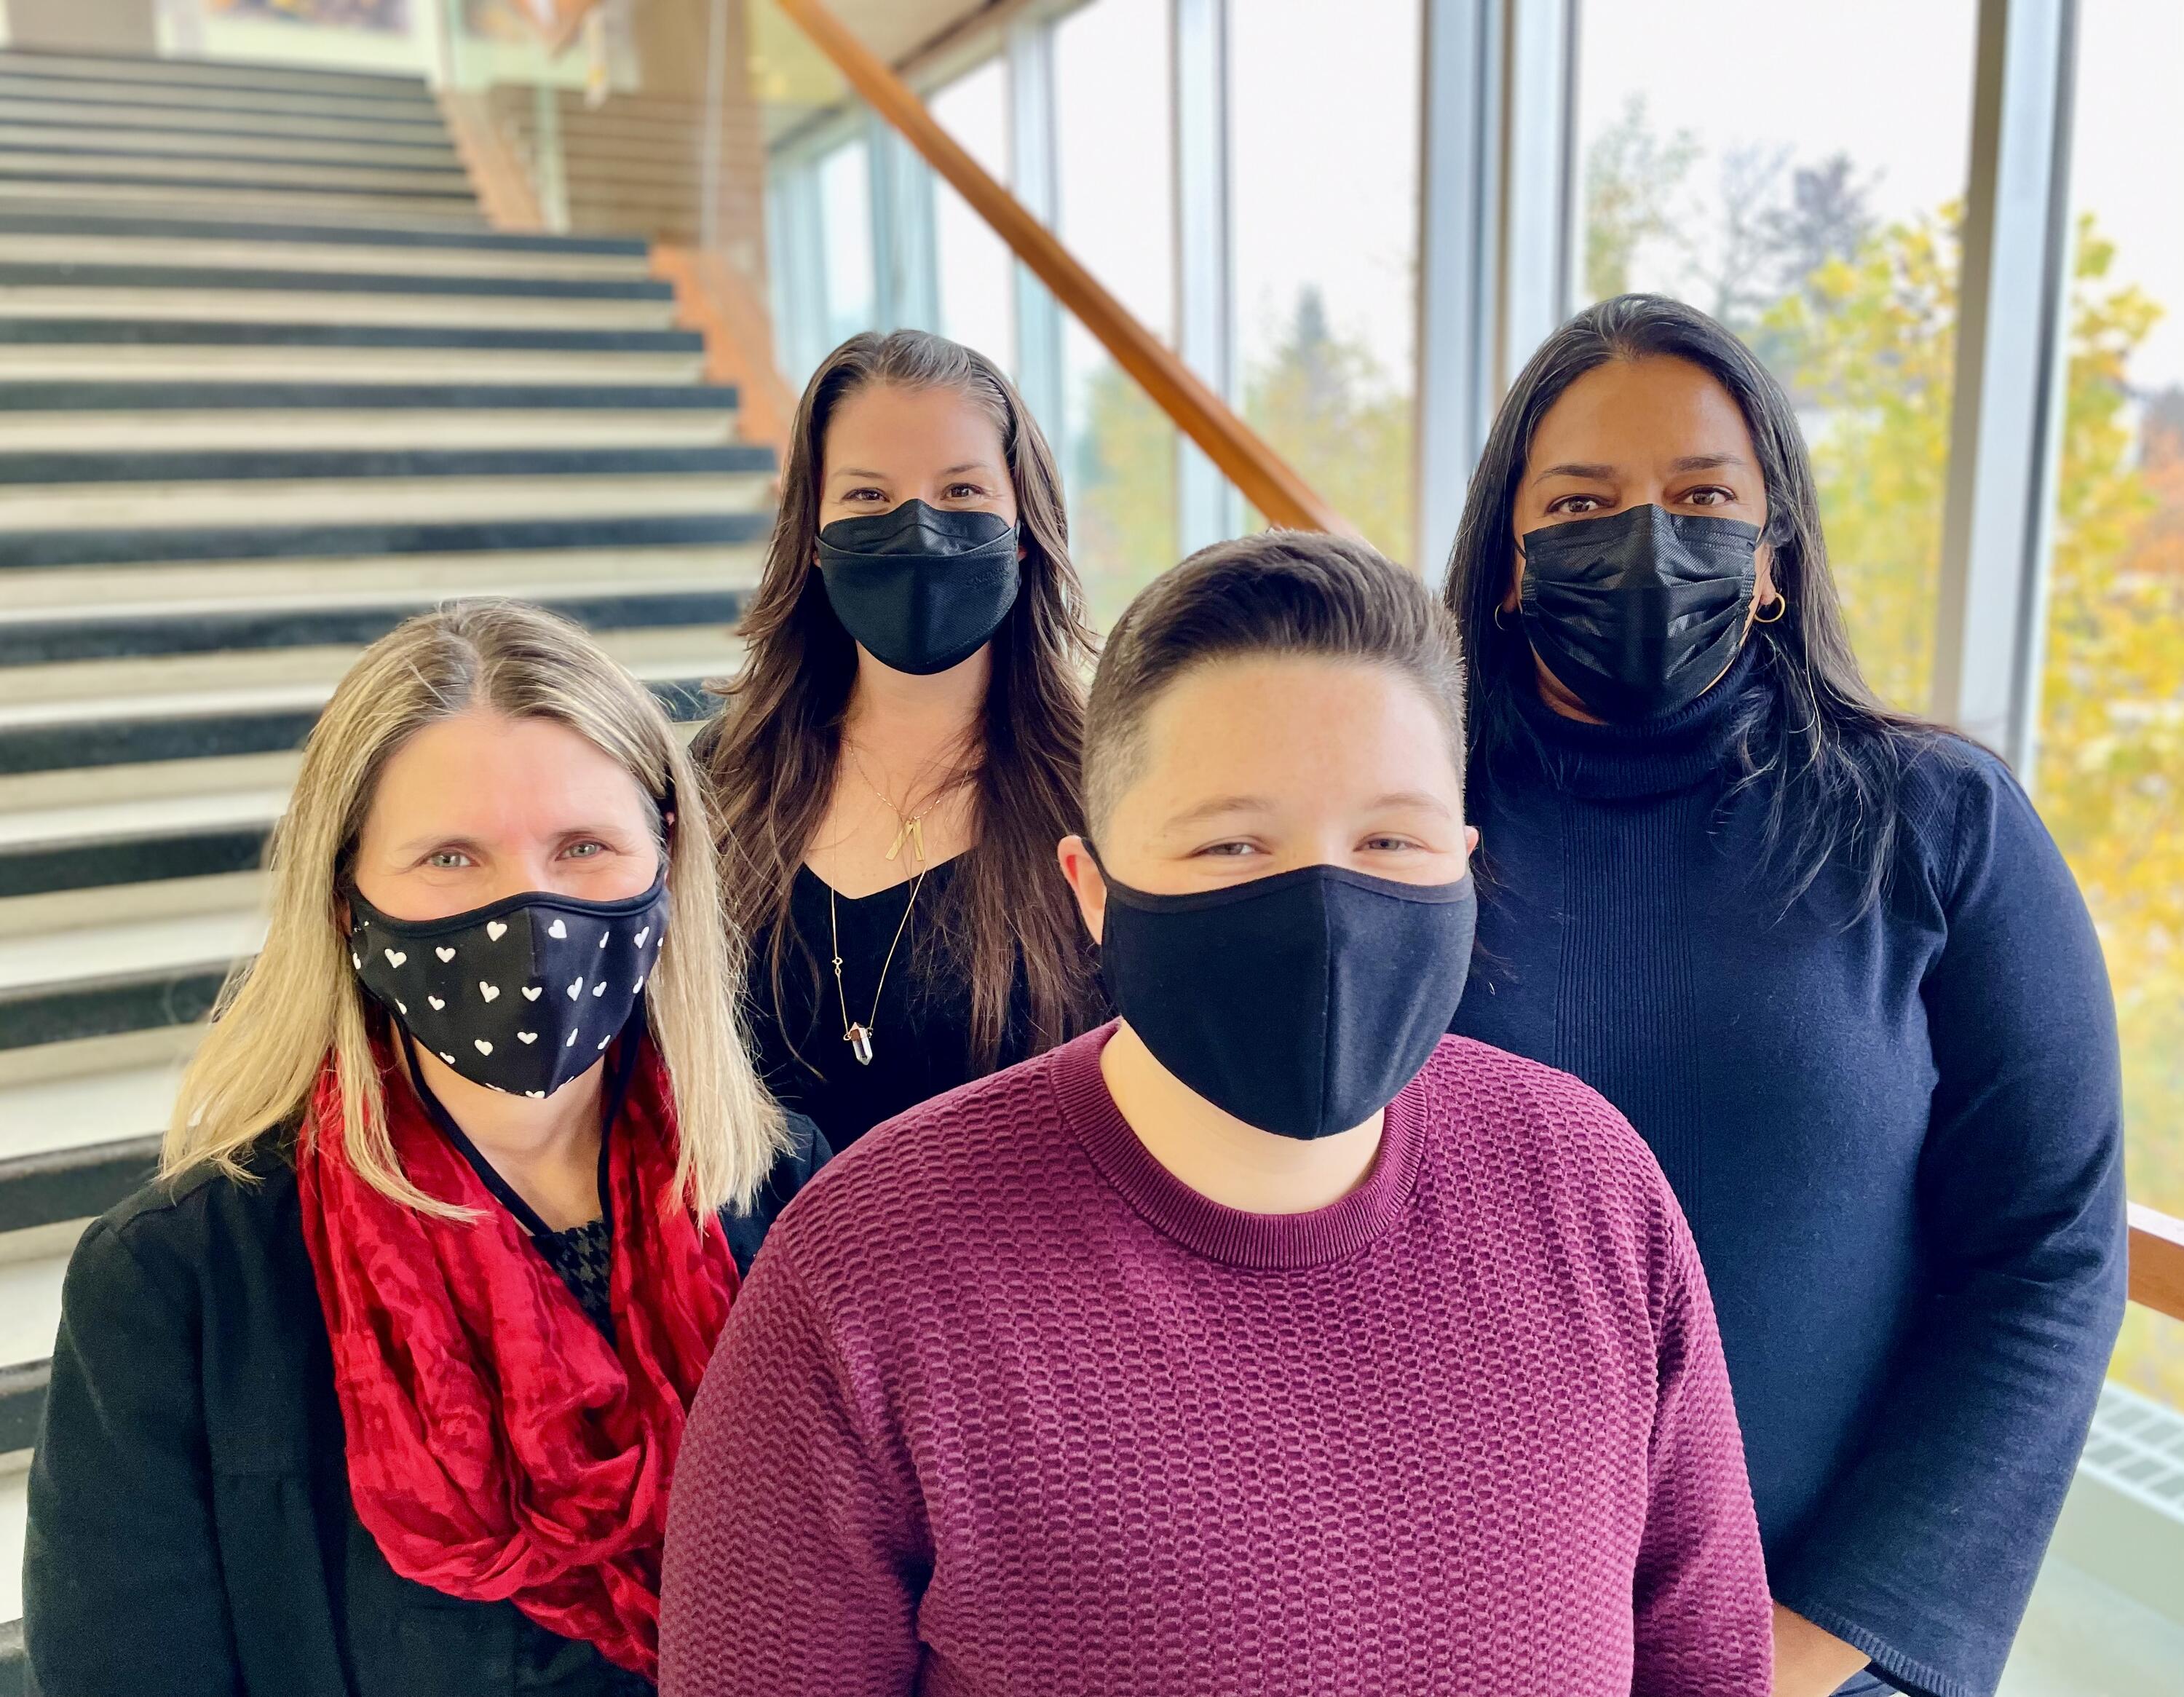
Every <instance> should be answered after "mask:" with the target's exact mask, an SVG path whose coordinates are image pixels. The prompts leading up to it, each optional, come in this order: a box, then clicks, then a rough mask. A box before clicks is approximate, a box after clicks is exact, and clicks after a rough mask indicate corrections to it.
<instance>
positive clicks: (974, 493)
mask: <svg viewBox="0 0 2184 1697" xmlns="http://www.w3.org/2000/svg"><path fill="white" fill-rule="evenodd" d="M985 494H986V491H985V489H984V488H983V487H982V486H981V485H979V484H977V483H950V485H949V486H948V492H947V495H946V497H945V498H946V499H948V500H950V501H978V500H983V499H984V498H985Z"/></svg>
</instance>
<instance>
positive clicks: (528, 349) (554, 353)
mask: <svg viewBox="0 0 2184 1697" xmlns="http://www.w3.org/2000/svg"><path fill="white" fill-rule="evenodd" d="M704 358H705V339H704V337H701V336H699V334H698V333H697V332H695V331H682V330H568V329H554V328H551V327H547V326H533V327H530V328H515V327H510V326H504V325H399V324H396V325H361V324H337V323H326V324H310V323H296V324H287V323H279V322H267V321H264V320H260V321H259V322H256V323H250V322H244V321H235V322H221V321H219V320H211V321H203V320H187V319H163V318H142V319H121V318H4V317H0V381H15V382H33V381H37V382H49V383H53V382H154V381H155V382H162V383H178V382H199V383H203V382H226V381H250V380H252V379H253V378H256V379H259V380H260V381H276V380H277V381H284V382H292V383H296V382H300V383H311V382H337V383H340V382H374V383H385V382H395V383H454V384H456V385H458V386H461V385H466V384H476V383H486V384H494V383H504V382H510V381H532V382H534V383H538V382H547V383H552V382H560V383H593V382H621V383H624V384H646V383H653V384H667V383H688V382H694V381H697V380H698V379H699V376H701V375H702V367H703V363H704Z"/></svg>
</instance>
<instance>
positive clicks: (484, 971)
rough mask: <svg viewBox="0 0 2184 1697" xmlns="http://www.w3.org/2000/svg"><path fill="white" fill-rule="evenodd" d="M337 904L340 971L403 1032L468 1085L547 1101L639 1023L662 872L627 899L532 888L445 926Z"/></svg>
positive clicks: (352, 898)
mask: <svg viewBox="0 0 2184 1697" xmlns="http://www.w3.org/2000/svg"><path fill="white" fill-rule="evenodd" d="M348 904H349V932H348V949H349V963H350V965H353V966H354V967H355V969H356V975H357V976H358V978H359V979H360V980H361V981H362V982H363V984H364V988H365V989H367V990H369V991H370V993H372V995H373V996H374V997H375V998H376V999H378V1001H379V1002H380V1003H381V1004H382V1005H383V1006H384V1007H385V1008H386V1010H387V1012H388V1013H389V1014H390V1015H393V1017H394V1019H395V1020H396V1021H398V1023H399V1024H400V1025H401V1027H402V1028H403V1029H404V1031H406V1032H409V1035H410V1036H411V1037H412V1038H414V1039H415V1041H416V1042H417V1043H421V1045H423V1046H424V1047H425V1048H426V1049H430V1050H432V1053H433V1054H437V1055H438V1056H439V1057H440V1059H441V1060H444V1061H445V1062H447V1064H448V1065H449V1066H451V1067H453V1068H454V1070H455V1071H457V1072H459V1073H460V1074H461V1075H462V1076H463V1077H465V1078H467V1079H469V1080H470V1081H471V1082H472V1083H473V1084H482V1085H484V1086H486V1087H487V1088H488V1089H493V1090H499V1091H503V1092H505V1093H507V1094H509V1095H511V1096H534V1097H537V1096H550V1095H552V1094H553V1093H554V1092H555V1091H556V1090H559V1089H560V1088H561V1087H562V1086H563V1085H564V1084H566V1083H567V1082H569V1081H570V1080H571V1079H572V1078H575V1077H579V1076H580V1075H581V1074H582V1073H584V1072H586V1071H589V1070H590V1068H591V1067H592V1066H593V1065H595V1064H596V1063H597V1062H598V1060H599V1056H600V1055H601V1054H603V1053H604V1051H605V1049H606V1047H607V1045H608V1044H609V1043H612V1042H613V1041H614V1039H615V1038H616V1037H617V1036H618V1035H620V1034H621V1031H622V1030H623V1028H624V1027H627V1025H629V1024H630V1022H631V1021H632V1020H633V1019H634V1020H642V1019H643V1008H644V1003H643V995H644V985H645V981H646V980H647V979H648V978H649V977H650V976H651V975H652V968H653V965H654V963H655V962H656V961H657V960H659V958H660V934H661V932H663V931H664V930H665V929H666V922H667V875H666V871H665V870H663V871H661V873H660V876H659V877H658V878H656V879H655V880H654V881H653V885H652V887H651V888H650V889H649V890H647V891H646V892H645V893H643V895H641V896H632V897H630V898H629V899H627V900H626V901H619V902H588V901H579V900H578V899H576V898H575V897H573V896H557V895H550V894H548V893H545V892H543V891H531V892H527V893H522V894H518V895H513V896H510V897H508V898H506V899H504V900H501V901H497V902H494V903H493V904H490V905H488V906H486V907H482V908H473V909H471V911H470V912H468V913H459V914H454V915H451V916H449V917H448V918H447V919H435V920H405V919H392V918H389V917H388V916H387V915H385V914H383V913H382V912H381V911H380V910H378V909H377V908H375V907H374V906H372V905H371V904H370V902H367V901H366V900H365V899H364V898H363V897H362V896H359V895H358V894H357V893H356V892H355V891H354V890H353V889H352V890H351V891H350V892H349V893H348Z"/></svg>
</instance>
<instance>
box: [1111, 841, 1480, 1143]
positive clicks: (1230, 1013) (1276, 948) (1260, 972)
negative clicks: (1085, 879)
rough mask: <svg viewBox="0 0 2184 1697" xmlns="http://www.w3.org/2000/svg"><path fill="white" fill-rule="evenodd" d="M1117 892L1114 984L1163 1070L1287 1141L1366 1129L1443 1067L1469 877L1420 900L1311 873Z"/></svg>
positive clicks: (1358, 878)
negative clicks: (1181, 891)
mask: <svg viewBox="0 0 2184 1697" xmlns="http://www.w3.org/2000/svg"><path fill="white" fill-rule="evenodd" d="M1106 882H1107V913H1106V921H1105V924H1104V925H1103V926H1102V932H1103V935H1102V936H1101V938H1100V972H1101V975H1102V976H1104V977H1105V978H1106V982H1107V993H1108V994H1109V995H1110V996H1112V998H1113V999H1114V1004H1115V1010H1116V1011H1117V1013H1119V1014H1120V1015H1122V1016H1123V1018H1124V1019H1126V1020H1128V1021H1129V1023H1130V1029H1131V1030H1132V1031H1134V1032H1136V1033H1137V1034H1138V1036H1139V1038H1142V1039H1143V1040H1144V1043H1145V1047H1146V1048H1147V1049H1151V1051H1152V1053H1153V1056H1154V1058H1155V1059H1156V1060H1158V1061H1159V1062H1160V1064H1161V1065H1163V1066H1165V1067H1166V1068H1167V1070H1168V1071H1170V1072H1173V1074H1174V1075H1175V1076H1176V1077H1178V1078H1179V1079H1181V1080H1182V1081H1183V1082H1184V1083H1185V1084H1187V1085H1189V1086H1190V1088H1192V1089H1193V1090H1195V1091H1196V1092H1197V1093H1199V1094H1200V1095H1201V1096H1203V1097H1204V1098H1205V1099H1206V1100H1207V1101H1209V1102H1211V1103H1212V1104H1213V1105H1214V1106H1215V1107H1217V1108H1220V1109H1222V1110H1224V1111H1226V1112H1228V1113H1230V1114H1233V1115H1234V1116H1236V1117H1237V1118H1238V1119H1240V1120H1241V1121H1244V1122H1245V1124H1246V1125H1251V1126H1256V1127H1259V1129H1260V1130H1262V1131H1267V1132H1275V1133H1277V1134H1278V1135H1279V1136H1282V1137H1285V1138H1323V1137H1328V1136H1331V1135H1332V1134H1334V1132H1346V1131H1348V1130H1350V1129H1351V1127H1353V1126H1358V1125H1362V1124H1363V1123H1364V1121H1367V1120H1368V1119H1369V1118H1371V1117H1372V1116H1373V1114H1374V1113H1375V1112H1377V1111H1378V1110H1380V1109H1382V1108H1385V1107H1386V1106H1387V1105H1388V1104H1389V1103H1390V1102H1392V1101H1394V1100H1395V1099H1396V1096H1397V1094H1398V1093H1401V1090H1402V1088H1403V1087H1404V1086H1405V1085H1406V1084H1408V1083H1409V1082H1411V1080H1412V1079H1413V1078H1415V1077H1418V1072H1419V1070H1420V1069H1421V1068H1423V1067H1424V1065H1425V1064H1426V1062H1427V1061H1428V1060H1431V1059H1432V1057H1433V1052H1434V1045H1435V1044H1436V1043H1439V1042H1440V1040H1441V1038H1442V1037H1443V1036H1445V1035H1446V1033H1447V1031H1448V1027H1449V1021H1451V1020H1452V1019H1454V1018H1455V1017H1456V1008H1457V1003H1459V1002H1461V1001H1462V1000H1463V986H1464V981H1465V979H1466V977H1467V976H1468V975H1469V973H1470V971H1471V934H1472V929H1473V926H1474V923H1475V922H1476V920H1477V916H1478V899H1477V896H1476V893H1475V892H1474V888H1473V885H1472V880H1471V878H1470V876H1468V875H1466V876H1463V877H1462V878H1459V879H1458V880H1457V882H1454V883H1452V884H1404V883H1398V882H1395V881H1393V880H1392V879H1388V878H1375V877H1371V876H1368V875H1367V874H1365V873H1362V872H1353V871H1350V870H1349V869H1348V868H1346V867H1342V866H1300V867H1297V868H1296V869H1295V870H1294V871H1287V872H1276V873H1274V874H1273V875H1272V876H1268V877H1264V878H1254V879H1253V880H1252V881H1251V882H1249V883H1245V884H1234V885H1231V886H1230V887H1229V888H1227V889H1223V890H1205V891H1200V892H1196V893H1193V894H1190V895H1184V896H1156V895H1148V894H1146V893H1144V892H1143V891H1140V890H1134V889H1131V888H1129V887H1127V886H1125V885H1123V884H1118V883H1117V882H1115V881H1114V879H1113V878H1112V877H1109V878H1108V879H1107V881H1106Z"/></svg>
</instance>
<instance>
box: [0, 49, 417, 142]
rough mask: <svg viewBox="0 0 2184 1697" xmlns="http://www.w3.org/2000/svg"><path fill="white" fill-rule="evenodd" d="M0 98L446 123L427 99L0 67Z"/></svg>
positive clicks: (240, 115)
mask: <svg viewBox="0 0 2184 1697" xmlns="http://www.w3.org/2000/svg"><path fill="white" fill-rule="evenodd" d="M0 96H4V97H12V98H15V99H20V100H43V101H47V102H50V103H54V104H57V105H69V104H75V103H81V104H83V105H86V106H101V105H129V106H133V107H135V108H137V109H138V110H139V111H144V112H208V113H218V114H220V115H222V116H224V117H226V118H227V119H229V120H231V121H235V122H237V123H238V124H240V125H244V126H247V125H248V124H249V123H250V122H251V121H252V120H254V119H257V118H259V117H302V118H325V117H338V118H344V119H348V120H353V121H355V122H359V123H366V124H370V125H372V126H373V127H374V128H375V129H381V130H385V131H410V132H424V133H426V134H430V133H432V132H434V131H444V129H445V127H446V121H445V120H443V118H442V117H441V115H440V108H438V107H437V105H435V104H434V103H433V102H432V98H431V97H429V96H426V95H420V94H417V93H409V92H405V93H404V94H403V95H401V96H398V97H393V98H390V97H387V96H385V95H379V94H359V93H355V92H350V91H348V90H339V89H281V88H274V87H266V88H243V89H237V88H216V87H211V86H203V85H192V84H189V83H187V82H179V81H157V82H147V81H142V80H140V79H132V78H128V77H114V76H105V77H82V76H78V77H61V76H56V75H50V74H42V73H37V72H33V71H31V70H26V69H25V67H24V66H23V65H21V64H0Z"/></svg>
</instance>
